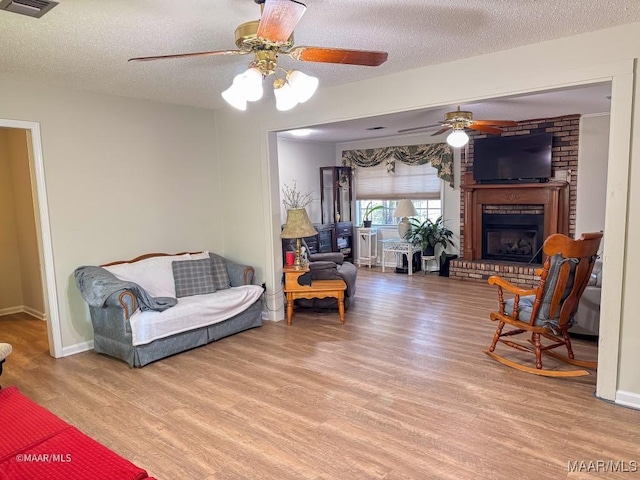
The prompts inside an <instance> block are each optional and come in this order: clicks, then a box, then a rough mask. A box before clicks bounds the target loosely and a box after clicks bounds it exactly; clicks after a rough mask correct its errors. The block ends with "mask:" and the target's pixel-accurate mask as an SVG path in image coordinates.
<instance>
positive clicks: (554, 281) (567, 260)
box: [484, 232, 602, 377]
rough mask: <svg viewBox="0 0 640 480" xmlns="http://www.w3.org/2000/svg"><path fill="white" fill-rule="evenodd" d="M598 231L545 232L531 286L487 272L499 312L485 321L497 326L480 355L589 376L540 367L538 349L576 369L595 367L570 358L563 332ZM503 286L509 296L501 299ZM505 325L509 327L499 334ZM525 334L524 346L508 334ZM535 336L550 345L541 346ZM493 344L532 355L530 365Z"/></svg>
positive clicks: (597, 240) (523, 367) (589, 264)
mask: <svg viewBox="0 0 640 480" xmlns="http://www.w3.org/2000/svg"><path fill="white" fill-rule="evenodd" d="M601 239H602V233H601V232H598V233H585V234H584V235H582V237H581V238H580V239H579V240H573V239H571V238H569V237H567V236H565V235H561V234H555V235H550V236H549V237H548V238H547V240H546V241H545V242H544V246H543V251H544V253H545V255H546V259H545V262H544V264H543V268H542V269H541V270H539V271H537V272H536V274H539V275H540V283H539V284H538V286H537V288H532V289H524V288H520V287H517V286H515V285H513V284H511V283H510V282H508V281H507V280H505V279H503V278H501V277H498V276H492V277H489V279H488V282H489V284H490V285H497V286H498V301H499V303H500V311H498V312H491V317H490V318H491V320H492V321H496V320H497V321H498V322H499V323H498V328H497V330H496V333H495V335H494V336H493V341H492V342H491V346H490V347H489V349H488V350H484V353H486V354H487V355H489V356H490V357H491V358H493V359H494V360H497V361H498V362H500V363H503V364H504V365H507V366H509V367H512V368H515V369H518V370H522V371H523V372H528V373H533V374H535V375H544V376H548V377H578V376H582V375H589V372H588V371H586V370H545V369H543V368H542V353H543V352H544V353H546V354H547V355H550V356H552V357H554V358H556V359H558V360H562V361H564V362H567V363H569V364H571V365H575V366H577V367H582V368H589V369H595V368H596V365H597V364H596V362H587V361H582V360H576V359H575V358H574V355H573V350H572V349H571V340H570V339H569V333H568V330H569V329H570V328H571V326H572V324H573V316H574V314H575V313H576V311H577V310H578V303H579V301H580V297H581V296H582V292H584V289H585V287H586V286H587V284H588V282H589V277H590V276H591V271H592V270H593V264H594V262H595V260H596V253H597V251H598V248H599V247H600V240H601ZM503 289H504V290H507V291H508V292H509V293H512V294H514V295H515V297H513V298H511V299H508V300H505V299H504V296H503ZM506 324H509V325H510V326H512V327H515V329H512V330H509V331H505V332H503V329H504V327H505V325H506ZM522 333H524V334H529V333H530V334H531V338H529V339H528V342H529V344H523V343H518V342H515V341H512V340H509V339H508V338H510V337H512V336H514V335H519V334H522ZM541 337H544V338H545V339H547V340H550V341H551V342H552V343H551V344H547V345H543V344H542V343H541V341H540V339H541ZM498 342H500V343H503V344H505V345H507V346H509V347H512V348H515V349H518V350H521V351H524V352H530V353H533V354H535V356H536V366H535V368H533V367H532V366H527V365H522V364H520V363H518V362H516V361H513V360H509V359H507V358H504V357H501V356H500V355H497V354H496V353H494V351H495V349H496V345H497V344H498ZM562 346H565V347H566V348H567V356H564V355H561V354H559V353H556V352H553V351H552V350H553V349H555V348H558V347H562Z"/></svg>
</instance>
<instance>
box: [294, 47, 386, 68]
mask: <svg viewBox="0 0 640 480" xmlns="http://www.w3.org/2000/svg"><path fill="white" fill-rule="evenodd" d="M287 55H289V56H291V57H293V58H295V59H296V60H302V61H304V62H323V63H342V64H347V65H363V66H366V67H377V66H378V65H381V64H383V63H384V62H386V61H387V56H388V54H387V52H375V51H373V50H346V49H343V48H324V47H295V48H293V49H291V50H290V51H289V52H287Z"/></svg>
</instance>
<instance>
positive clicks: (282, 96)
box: [273, 79, 298, 112]
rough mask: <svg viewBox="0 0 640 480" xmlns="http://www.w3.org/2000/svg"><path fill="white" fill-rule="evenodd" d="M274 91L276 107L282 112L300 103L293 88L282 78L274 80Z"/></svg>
mask: <svg viewBox="0 0 640 480" xmlns="http://www.w3.org/2000/svg"><path fill="white" fill-rule="evenodd" d="M273 93H274V95H275V96H276V108H277V109H278V110H280V111H281V112H286V111H287V110H291V109H292V108H293V107H295V106H296V105H297V104H298V98H297V96H296V94H295V93H294V91H293V88H291V86H290V85H289V84H288V83H287V82H285V81H283V80H281V79H277V80H276V81H275V82H273Z"/></svg>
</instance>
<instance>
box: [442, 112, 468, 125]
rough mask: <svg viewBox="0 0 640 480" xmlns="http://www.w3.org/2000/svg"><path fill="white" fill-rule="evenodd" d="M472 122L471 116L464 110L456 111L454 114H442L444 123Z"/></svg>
mask: <svg viewBox="0 0 640 480" xmlns="http://www.w3.org/2000/svg"><path fill="white" fill-rule="evenodd" d="M472 120H473V114H472V113H471V112H468V111H464V110H456V111H455V112H448V113H445V114H444V121H445V122H447V123H449V122H451V123H455V122H471V121H472Z"/></svg>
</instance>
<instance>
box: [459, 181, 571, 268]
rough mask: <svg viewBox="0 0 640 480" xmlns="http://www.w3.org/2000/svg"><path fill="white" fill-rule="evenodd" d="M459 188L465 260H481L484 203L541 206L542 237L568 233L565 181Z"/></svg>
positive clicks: (567, 188)
mask: <svg viewBox="0 0 640 480" xmlns="http://www.w3.org/2000/svg"><path fill="white" fill-rule="evenodd" d="M465 180H468V179H467V178H465ZM462 190H463V192H464V252H463V257H464V259H465V260H481V259H482V210H483V206H484V205H541V206H542V207H543V209H544V232H543V235H544V238H547V237H548V236H549V235H552V234H554V233H563V234H565V235H568V233H569V184H568V183H566V182H557V181H553V182H546V183H517V184H491V185H488V184H476V183H471V182H468V183H465V185H463V186H462Z"/></svg>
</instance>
